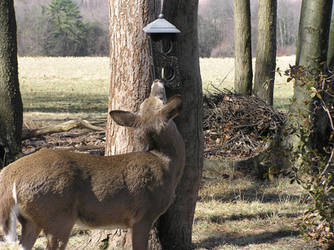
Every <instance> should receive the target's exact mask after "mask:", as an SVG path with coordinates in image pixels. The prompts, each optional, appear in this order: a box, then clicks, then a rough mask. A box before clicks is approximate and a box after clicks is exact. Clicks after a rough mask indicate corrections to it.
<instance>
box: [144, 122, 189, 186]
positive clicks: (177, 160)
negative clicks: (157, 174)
mask: <svg viewBox="0 0 334 250" xmlns="http://www.w3.org/2000/svg"><path fill="white" fill-rule="evenodd" d="M152 140H153V145H152V146H153V148H152V150H151V152H152V153H154V154H157V155H160V156H161V157H164V158H166V159H167V160H168V161H169V165H170V168H171V169H170V170H171V171H173V172H174V174H175V177H176V179H177V181H178V180H179V178H180V177H181V175H182V173H183V168H184V162H185V145H184V141H183V139H182V136H181V134H180V132H179V131H178V129H177V127H176V125H175V123H174V122H173V121H170V122H169V124H168V126H167V127H166V128H163V129H162V130H161V131H160V133H159V135H155V136H153V138H152Z"/></svg>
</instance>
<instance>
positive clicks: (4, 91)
mask: <svg viewBox="0 0 334 250" xmlns="http://www.w3.org/2000/svg"><path fill="white" fill-rule="evenodd" d="M21 133H22V100H21V94H20V89H19V80H18V68H17V42H16V21H15V12H14V6H13V0H7V1H0V167H3V166H4V165H6V164H8V163H9V162H11V161H13V160H14V159H15V155H17V154H18V153H19V152H20V151H21Z"/></svg>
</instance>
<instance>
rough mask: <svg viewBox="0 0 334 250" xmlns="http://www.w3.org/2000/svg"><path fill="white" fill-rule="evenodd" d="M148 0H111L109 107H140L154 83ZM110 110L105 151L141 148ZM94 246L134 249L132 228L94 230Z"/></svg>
mask: <svg viewBox="0 0 334 250" xmlns="http://www.w3.org/2000/svg"><path fill="white" fill-rule="evenodd" d="M152 5H153V3H152V2H151V1H149V0H109V33H110V71H111V74H110V90H109V104H108V110H109V111H110V110H117V109H122V110H128V111H133V112H135V111H137V110H138V109H139V105H140V104H141V103H142V102H143V100H144V99H145V98H146V97H147V96H148V94H149V89H150V84H151V83H152V79H151V75H150V70H151V56H150V51H149V43H148V36H147V35H146V34H145V33H144V31H143V28H144V27H145V25H147V24H148V23H149V22H150V21H152V18H151V16H152V15H153V7H152ZM109 111H108V119H107V129H106V148H105V155H114V154H122V153H126V152H132V151H139V150H142V149H143V148H142V145H139V144H135V143H134V136H133V132H132V131H131V129H129V128H127V127H121V126H118V125H117V124H115V123H114V122H112V120H111V118H110V116H109ZM88 247H89V248H92V249H132V244H131V231H130V230H121V229H117V230H113V231H110V230H103V231H102V230H101V231H94V232H93V234H92V239H91V240H90V242H89V244H88Z"/></svg>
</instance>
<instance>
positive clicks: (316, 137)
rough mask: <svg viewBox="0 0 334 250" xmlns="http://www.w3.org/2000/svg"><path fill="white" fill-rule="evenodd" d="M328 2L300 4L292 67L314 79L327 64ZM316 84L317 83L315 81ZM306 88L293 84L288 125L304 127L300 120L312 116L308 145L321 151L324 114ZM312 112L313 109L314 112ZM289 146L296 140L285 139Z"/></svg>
mask: <svg viewBox="0 0 334 250" xmlns="http://www.w3.org/2000/svg"><path fill="white" fill-rule="evenodd" d="M332 4H333V2H332V1H327V0H317V1H313V0H304V1H303V3H302V10H301V17H300V24H299V32H298V42H297V45H298V47H297V55H296V65H298V66H302V67H303V68H304V69H305V70H306V71H307V72H310V73H312V75H314V76H315V77H316V76H317V75H319V73H320V72H321V71H322V68H323V62H325V63H326V61H327V49H328V38H329V26H330V21H329V20H330V17H331V9H332ZM315 80H317V79H315ZM307 87H308V86H307V84H303V83H302V82H300V81H296V83H295V88H294V99H295V102H294V104H293V105H291V107H290V110H291V113H292V114H294V116H293V117H296V118H295V119H292V120H291V122H294V123H295V124H298V125H299V126H305V124H304V122H305V121H304V119H301V117H305V118H306V119H308V117H309V116H313V121H314V124H313V126H314V133H313V140H312V143H313V145H314V147H315V148H318V149H319V150H322V146H321V144H324V143H326V142H325V141H323V140H327V139H328V136H327V135H326V134H327V132H326V131H328V126H329V124H328V119H327V114H326V113H325V112H324V111H323V109H322V108H321V107H319V105H318V106H315V105H314V104H315V103H314V102H313V101H312V97H311V95H310V93H309V91H308V90H307ZM314 109H316V110H315V111H314ZM289 140H290V143H291V144H292V145H293V146H295V145H298V144H299V142H300V138H299V137H298V136H297V135H295V136H292V137H291V138H289Z"/></svg>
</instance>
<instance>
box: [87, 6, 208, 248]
mask: <svg viewBox="0 0 334 250" xmlns="http://www.w3.org/2000/svg"><path fill="white" fill-rule="evenodd" d="M149 2H150V1H144V0H141V1H139V0H137V1H135V2H133V1H120V0H119V1H115V0H110V1H109V6H110V7H109V8H110V27H111V28H110V33H111V41H110V45H111V50H110V54H111V72H112V74H111V82H110V103H109V109H119V108H122V109H128V110H132V111H133V110H137V108H138V104H140V103H141V102H142V100H143V99H144V98H145V97H146V95H147V94H148V90H149V84H150V83H151V80H152V79H150V74H149V72H150V63H151V59H150V56H149V51H148V48H149V46H148V43H147V36H146V34H145V33H144V32H143V31H142V28H143V27H144V25H145V24H147V23H148V21H149V20H148V19H149V17H148V15H150V13H154V10H152V9H150V6H149ZM197 8H198V1H197V0H195V1H193V0H170V1H168V2H166V3H165V8H164V9H165V11H164V14H165V17H166V19H167V20H169V21H170V22H172V23H173V24H175V25H176V27H178V28H179V29H180V30H181V31H182V33H181V34H180V35H178V37H177V46H178V47H177V51H176V54H177V55H176V56H178V58H179V70H180V75H181V82H182V85H181V87H180V88H178V89H174V90H172V89H167V96H168V97H170V96H172V95H174V94H176V93H179V94H181V95H182V99H183V109H182V113H181V115H180V116H179V117H178V118H177V119H176V121H175V122H176V124H177V126H178V128H179V130H180V132H181V134H182V136H183V138H184V141H185V144H186V166H185V170H184V176H183V178H182V180H181V182H180V184H179V186H178V188H177V191H176V199H175V202H174V204H172V206H171V207H170V208H169V210H168V211H167V212H166V213H165V214H164V215H163V216H162V217H161V218H160V219H159V221H158V222H157V223H156V225H157V227H156V228H155V229H153V230H152V231H151V237H150V242H149V249H191V248H192V245H191V238H192V223H193V217H194V212H195V205H196V200H197V192H198V188H199V182H200V177H201V170H202V163H203V157H202V155H203V134H202V82H201V77H200V70H199V57H198V41H197ZM124 10H127V11H124ZM134 10H136V13H135V12H134ZM130 11H131V13H129V12H130ZM120 12H121V13H122V15H121V14H120ZM119 17H121V18H119ZM150 21H152V20H150ZM130 41H133V43H131V42H130ZM130 45H131V46H130ZM108 119H109V118H108ZM106 144H107V145H106V154H108V155H109V154H118V153H124V152H127V151H134V150H140V149H141V147H140V145H139V146H138V145H134V142H133V137H132V134H131V132H129V131H128V130H127V129H123V128H121V127H119V126H116V125H114V124H112V123H111V121H110V120H108V125H107V142H106ZM162 195H163V194H162ZM90 246H93V248H94V247H95V248H98V247H100V248H103V249H131V232H130V230H116V231H112V232H110V231H98V232H96V233H94V235H93V238H92V241H91V243H90Z"/></svg>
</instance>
